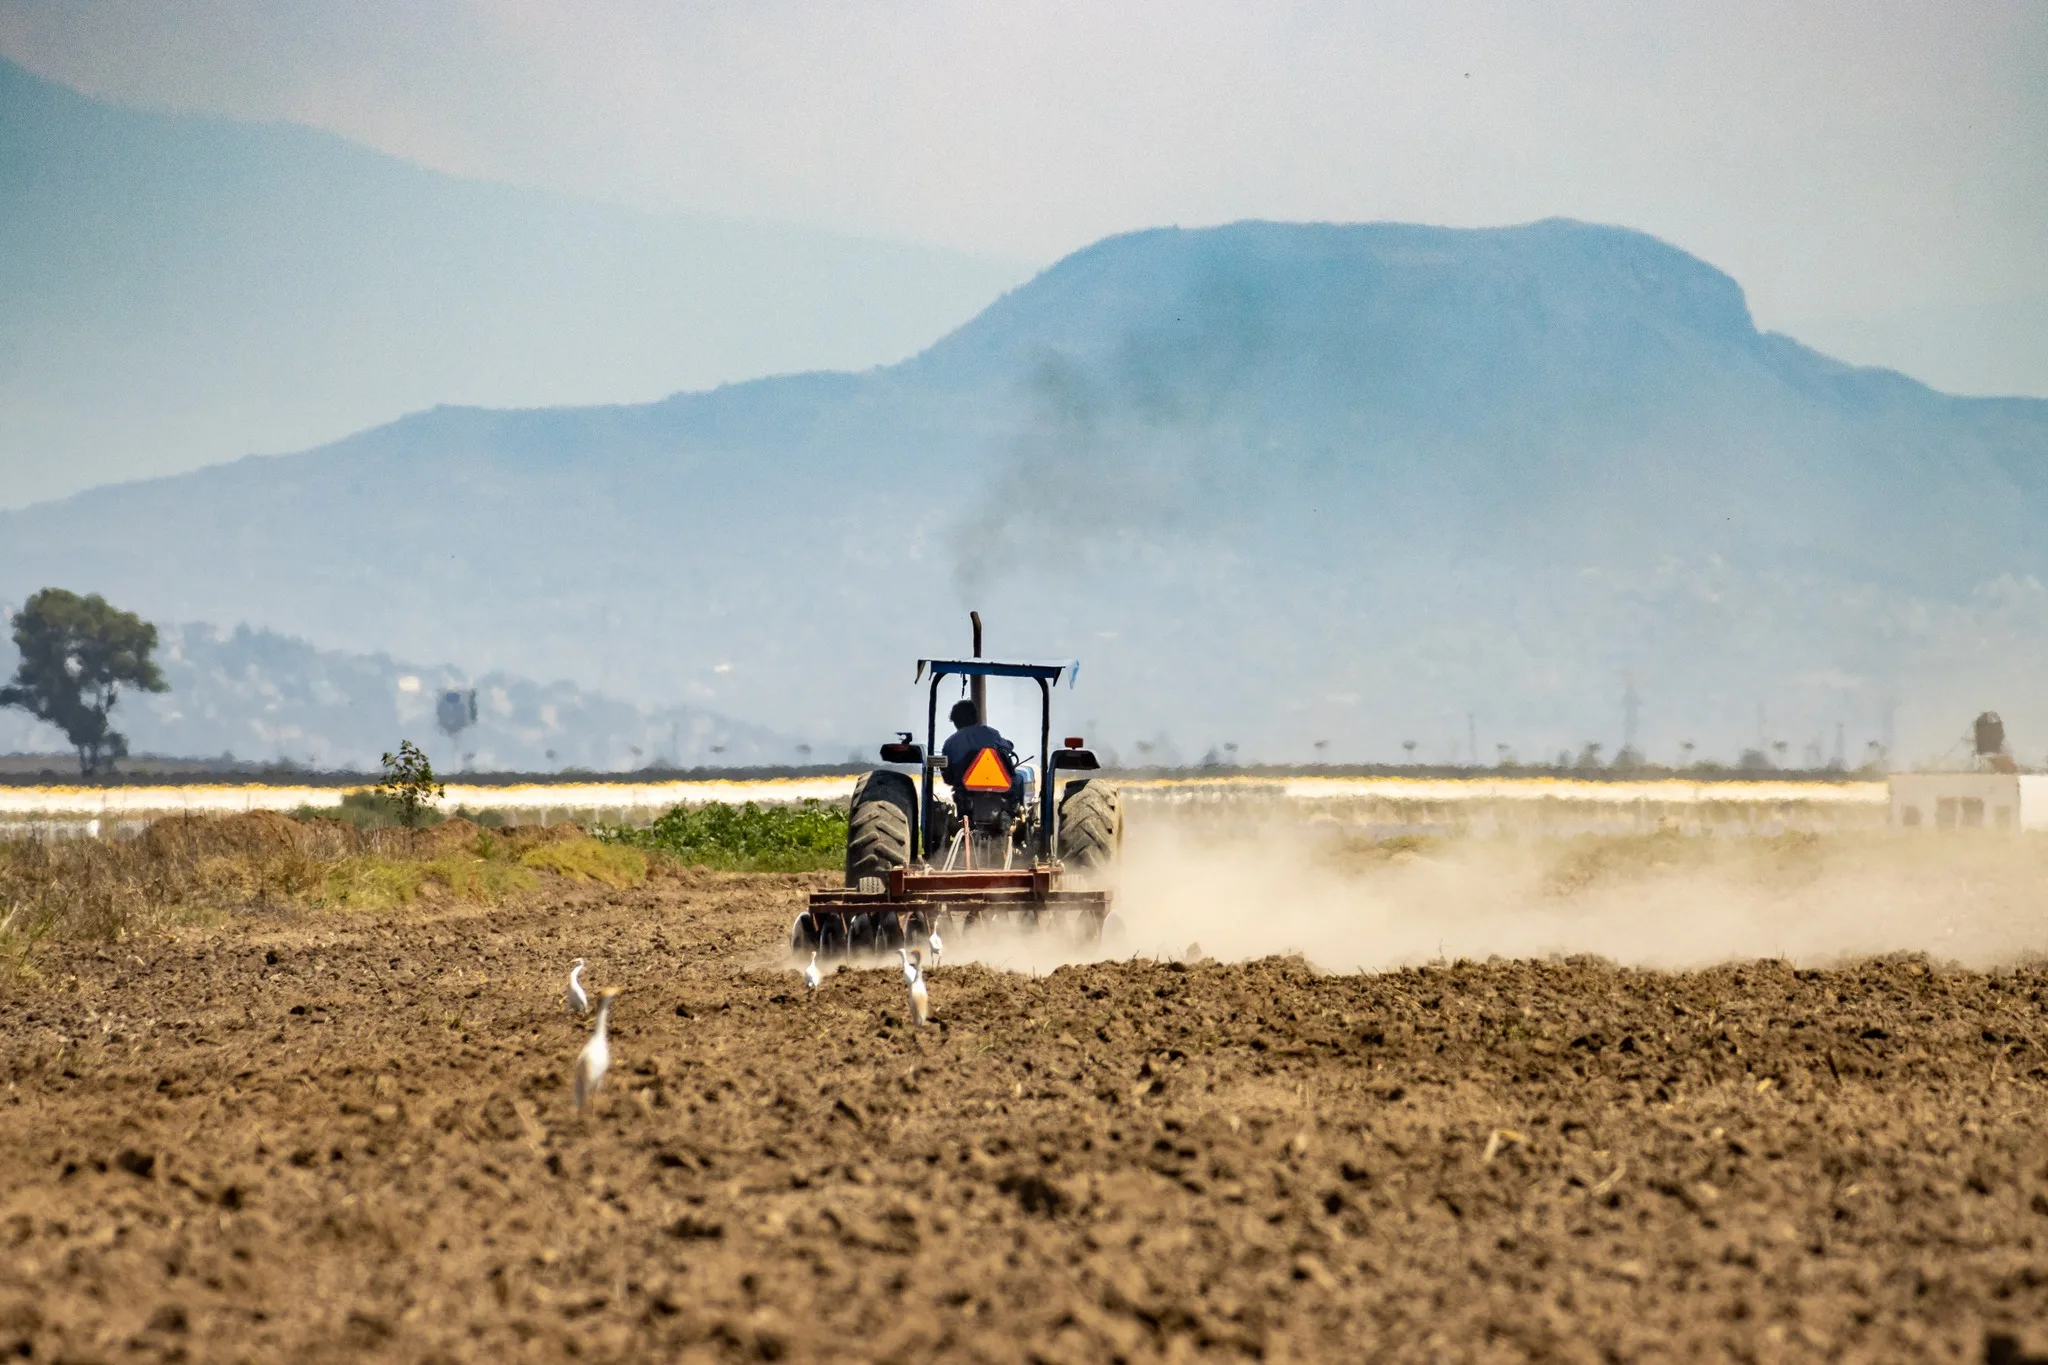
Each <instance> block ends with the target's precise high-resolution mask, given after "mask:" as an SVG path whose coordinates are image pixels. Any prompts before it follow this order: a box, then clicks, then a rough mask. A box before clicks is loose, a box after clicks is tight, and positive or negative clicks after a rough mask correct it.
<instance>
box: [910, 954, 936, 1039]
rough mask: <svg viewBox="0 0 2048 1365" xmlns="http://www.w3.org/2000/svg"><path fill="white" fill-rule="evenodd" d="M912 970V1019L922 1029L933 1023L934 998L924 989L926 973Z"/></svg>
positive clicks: (915, 969)
mask: <svg viewBox="0 0 2048 1365" xmlns="http://www.w3.org/2000/svg"><path fill="white" fill-rule="evenodd" d="M910 970H911V977H910V1017H911V1018H912V1019H913V1020H915V1021H916V1022H917V1024H918V1027H920V1028H922V1027H923V1026H924V1025H926V1024H928V1023H930V1022H931V1017H932V998H931V995H930V994H929V993H928V992H927V991H926V990H925V988H924V973H923V972H921V971H919V970H918V969H917V968H915V967H912V968H911V969H910Z"/></svg>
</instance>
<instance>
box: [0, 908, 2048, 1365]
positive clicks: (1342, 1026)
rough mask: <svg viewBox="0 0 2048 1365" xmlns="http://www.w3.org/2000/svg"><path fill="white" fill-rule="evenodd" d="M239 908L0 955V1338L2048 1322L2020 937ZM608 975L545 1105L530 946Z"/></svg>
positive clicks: (545, 1061) (2038, 1069)
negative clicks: (1965, 948) (1862, 958)
mask: <svg viewBox="0 0 2048 1365" xmlns="http://www.w3.org/2000/svg"><path fill="white" fill-rule="evenodd" d="M830 880H832V879H831V878H830V877H794V876H790V877H748V876H744V875H740V874H731V873H724V874H711V873H701V874H693V875H692V876H691V877H689V878H678V879H676V880H671V881H665V882H663V883H660V884H659V885H656V884H649V885H647V886H644V887H642V888H639V889H637V890H631V891H620V890H614V889H610V888H600V887H589V888H583V889H565V890H564V891H562V893H561V894H559V895H552V896H550V898H549V900H548V902H547V903H546V904H545V905H542V904H537V903H526V904H521V905H515V906H512V907H509V908H501V909H499V910H496V911H492V912H490V913H479V912H474V911H465V912H462V913H454V914H449V915H446V916H443V917H439V918H422V917H421V916H419V915H417V914H407V915H402V916H393V917H390V918H383V919H379V918H373V917H371V916H369V915H367V914H365V915H358V916H354V917H352V918H350V919H347V920H343V921H336V920H332V919H329V920H322V921H295V922H294V923H293V924H291V925H287V924H284V923H282V922H279V921H262V920H255V921H244V922H242V925H241V927H239V928H238V929H237V930H236V931H234V932H208V933H204V934H190V935H187V936H183V937H179V938H177V939H173V940H145V941H138V942H134V943H128V944H122V945H119V946H117V947H112V948H97V947H91V946H82V947H78V948H75V949H65V950H61V951H59V952H57V953H55V954H52V955H51V957H50V958H48V959H46V960H45V962H44V965H43V967H42V970H43V972H44V975H45V979H46V980H52V981H54V980H62V981H65V982H67V983H70V982H73V981H75V985H72V984H67V985H66V987H65V988H64V989H62V990H52V989H49V988H48V987H44V986H35V985H32V984H29V983H26V982H23V981H21V980H17V979H14V978H4V979H0V1000H4V1003H5V1007H6V1009H7V1013H8V1017H9V1019H10V1020H11V1024H10V1027H9V1028H8V1029H7V1030H6V1031H5V1032H4V1033H0V1079H4V1080H5V1081H6V1083H7V1088H6V1089H5V1090H4V1092H0V1106H4V1108H0V1112H4V1113H5V1114H6V1127H7V1132H8V1141H6V1142H5V1143H0V1237H4V1239H5V1245H6V1248H7V1254H6V1255H5V1256H0V1352H5V1351H14V1352H16V1353H18V1354H19V1355H21V1356H22V1357H23V1358H27V1359H34V1360H49V1359H85V1358H91V1359H114V1358H121V1359H129V1358H141V1359H161V1360H169V1359H193V1360H217V1359H238V1358H248V1359H271V1360H281V1359H309V1360H344V1359H362V1360H372V1359H375V1360H385V1359H406V1360H425V1359H433V1360H440V1361H450V1362H456V1361H498V1360H512V1359H518V1360H567V1359H572V1358H575V1359H600V1360H609V1359H670V1358H678V1357H680V1358H685V1359H693V1360H694V1359H703V1360H734V1361H738V1360H773V1359H792V1360H797V1359H827V1358H830V1359H840V1360H986V1361H1004V1362H1010V1361H1017V1362H1022V1361H1024V1360H1027V1359H1029V1360H1043V1361H1094V1360H1117V1359H1121V1360H1124V1361H1131V1362H1136V1361H1152V1360H1188V1359H1214V1360H1231V1361H1241V1360H1246V1359H1264V1360H1280V1359H1296V1360H1352V1359H1363V1358H1368V1357H1370V1358H1373V1359H1386V1360H1417V1361H1423V1360H1426V1361H1431V1362H1437V1361H1455V1360H1487V1361H1494V1360H1501V1361H1511V1360H1545V1361H1581V1360H1583V1361H1598V1360H1701V1361H1707V1360H1712V1361H1720V1360H1731V1359H1733V1360H1772V1361H1784V1360H1838V1359H1848V1360H1931V1359H1944V1360H1969V1361H1974V1360H1977V1359H1981V1358H1982V1353H1983V1344H1984V1341H1985V1338H1986V1335H1987V1334H1989V1333H1993V1332H2012V1333H2016V1334H2017V1335H2018V1336H2019V1337H2020V1339H2021V1342H2022V1345H2023V1347H2024V1348H2025V1349H2028V1350H2031V1351H2035V1352H2040V1351H2043V1350H2048V1333H2044V1331H2043V1329H2042V1328H2041V1326H2040V1324H2042V1323H2044V1322H2048V1274H2044V1273H2043V1272H2042V1270H2041V1263H2042V1262H2041V1251H2040V1248H2041V1247H2042V1246H2043V1245H2048V1243H2044V1240H2043V1239H2044V1237H2048V1232H2044V1228H2048V1220H2044V1218H2048V1136H2044V1135H2043V1132H2042V1130H2041V1128H2040V1126H2039V1123H2038V1116H2039V1115H2040V1114H2041V1112H2042V1110H2043V1102H2044V1100H2048V1093H2044V1092H2048V1053H2044V1051H2043V1047H2044V1044H2048V970H2040V969H2032V968H2029V969H2026V970H2018V971H2001V972H1996V973H1980V972H1963V971H1949V970H1943V969H1941V968H1940V967H1938V966H1936V965H1935V964H1932V963H1929V962H1928V961H1926V960H1924V959H1916V958H1899V959H1890V960H1883V961H1867V962H1860V963H1855V964H1851V965H1849V966H1845V967H1842V968H1839V969H1832V970H1824V971H1807V970H1798V971H1795V970H1793V969H1792V968H1790V967H1787V966H1785V965H1784V964H1782V963H1775V962H1752V963H1746V964H1741V965H1734V966H1727V967H1721V968H1717V969H1714V970H1711V971H1701V972H1684V973H1664V972H1652V971H1635V970H1622V969H1618V968H1616V967H1614V966H1612V965H1610V964H1607V963H1604V962H1601V961H1599V960H1596V959H1574V960H1569V961H1554V962H1541V963H1531V962H1497V963H1488V964H1464V963H1460V964H1456V965H1441V966H1433V967H1428V968H1419V969H1410V970H1406V971H1400V972H1390V973H1384V974H1353V975H1342V976H1335V975H1319V974H1317V973H1315V972H1313V971H1312V970H1310V969H1309V968H1308V967H1307V966H1306V965H1305V964H1303V963H1302V962H1300V961H1298V960H1287V959H1267V960H1263V961H1258V962H1250V963H1239V964H1206V965H1186V964H1181V963H1159V962H1148V961H1144V960H1137V961H1124V962H1115V963H1098V964H1094V965H1089V966H1085V967H1065V968H1061V969H1059V970H1057V971H1053V972H1050V973H1048V974H1044V975H1027V974H1020V973H1009V972H999V971H994V970H990V969H988V968H985V967H980V966H964V967H954V966H948V967H945V968H943V969H941V970H939V971H938V972H937V973H936V974H935V975H934V976H933V978H932V999H933V1006H934V1012H935V1014H936V1017H937V1023H936V1024H935V1025H934V1026H932V1027H929V1028H924V1029H918V1028H915V1027H911V1026H909V1025H908V1024H907V1022H906V1019H907V1015H908V1010H907V1008H906V1004H907V1002H906V999H905V992H904V990H903V986H902V982H901V980H900V978H899V977H898V976H897V973H896V970H895V968H894V967H893V966H887V967H879V968H875V969H860V970H846V971H843V972H839V973H836V974H833V975H831V976H828V977H827V978H826V980H825V983H824V985H823V987H822V988H821V989H820V990H819V991H818V992H817V993H816V995H815V997H810V996H807V995H806V993H805V991H804V990H803V988H802V986H801V985H800V984H799V982H798V980H797V977H796V975H795V973H794V972H791V971H788V970H785V969H782V968H780V967H779V966H778V967H777V968H776V969H775V970H765V969H761V967H760V964H763V963H765V962H769V961H773V960H775V951H774V950H775V945H776V944H777V943H778V942H779V940H780V938H781V935H782V933H783V932H784V931H785V930H786V928H787V926H788V922H789V919H790V917H791V916H792V915H793V913H794V912H795V909H796V907H797V905H798V903H799V901H800V898H801V895H802V892H803V890H804V888H805V887H806V886H807V885H822V884H825V883H827V882H829V881H830ZM574 957H583V958H586V959H587V960H588V963H589V966H588V969H587V970H586V972H585V973H584V981H585V983H586V985H588V986H590V987H592V988H593V989H595V988H599V987H604V986H622V987H624V994H623V995H622V996H621V997H620V999H619V1003H618V1009H617V1015H616V1019H615V1027H614V1031H613V1039H612V1046H613V1061H612V1070H611V1073H610V1075H609V1077H608V1079H607V1081H606V1085H605V1089H604V1090H603V1092H602V1094H601V1096H600V1099H599V1102H598V1104H597V1105H596V1107H595V1109H594V1110H593V1111H592V1112H591V1113H589V1114H582V1115H579V1114H578V1113H576V1112H575V1110H574V1109H573V1108H572V1107H571V1104H570V1101H569V1094H568V1074H569V1067H570V1062H571V1059H572V1058H573V1057H574V1055H575V1053H576V1050H577V1049H578V1047H579V1046H580V1045H581V1043H582V1041H583V1038H584V1035H585V1031H586V1029H587V1027H588V1025H587V1023H585V1022H584V1021H581V1020H571V1019H568V1018H566V1017H564V1014H563V1005H562V990H563V986H564V980H565V975H566V971H567V967H568V963H569V960H570V959H571V958H574Z"/></svg>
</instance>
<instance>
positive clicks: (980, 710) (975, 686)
mask: <svg viewBox="0 0 2048 1365" xmlns="http://www.w3.org/2000/svg"><path fill="white" fill-rule="evenodd" d="M967 619H968V620H970V621H972V622H974V657H975V658H977V659H979V658H980V657H981V613H980V612H978V611H970V612H968V613H967ZM967 695H968V697H969V698H971V699H972V700H973V702H974V719H975V721H976V723H977V724H981V725H986V724H988V679H987V678H982V677H975V678H970V679H968V682H967Z"/></svg>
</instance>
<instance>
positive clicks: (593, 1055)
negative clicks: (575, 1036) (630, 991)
mask: <svg viewBox="0 0 2048 1365" xmlns="http://www.w3.org/2000/svg"><path fill="white" fill-rule="evenodd" d="M618 995H619V988H618V987H617V986H609V987H607V988H605V989H604V990H601V991H599V992H598V993H597V1027H596V1028H594V1029H592V1030H591V1031H590V1041H589V1042H587V1043H585V1044H584V1045H583V1051H581V1052H579V1053H577V1054H576V1107H577V1108H578V1109H583V1108H587V1107H588V1106H589V1104H590V1102H591V1101H592V1100H593V1099H595V1098H597V1088H598V1087H599V1086H601V1085H603V1084H604V1073H605V1071H606V1070H607V1069H608V1068H609V1067H610V1066H611V1064H612V1045H611V1040H610V1039H608V1038H607V1037H606V1036H605V1034H606V1031H607V1030H608V1029H609V1028H610V1027H611V1022H612V1001H614V1000H616V999H617V998H618Z"/></svg>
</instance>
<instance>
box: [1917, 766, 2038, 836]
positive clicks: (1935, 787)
mask: <svg viewBox="0 0 2048 1365" xmlns="http://www.w3.org/2000/svg"><path fill="white" fill-rule="evenodd" d="M1890 786H1891V811H1892V819H1891V822H1892V824H1893V825H1895V826H1898V827H1899V828H1902V829H1932V830H1943V829H2048V774H2034V773H1982V772H1979V773H1895V774H1893V775H1892V777H1891V779H1890Z"/></svg>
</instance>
